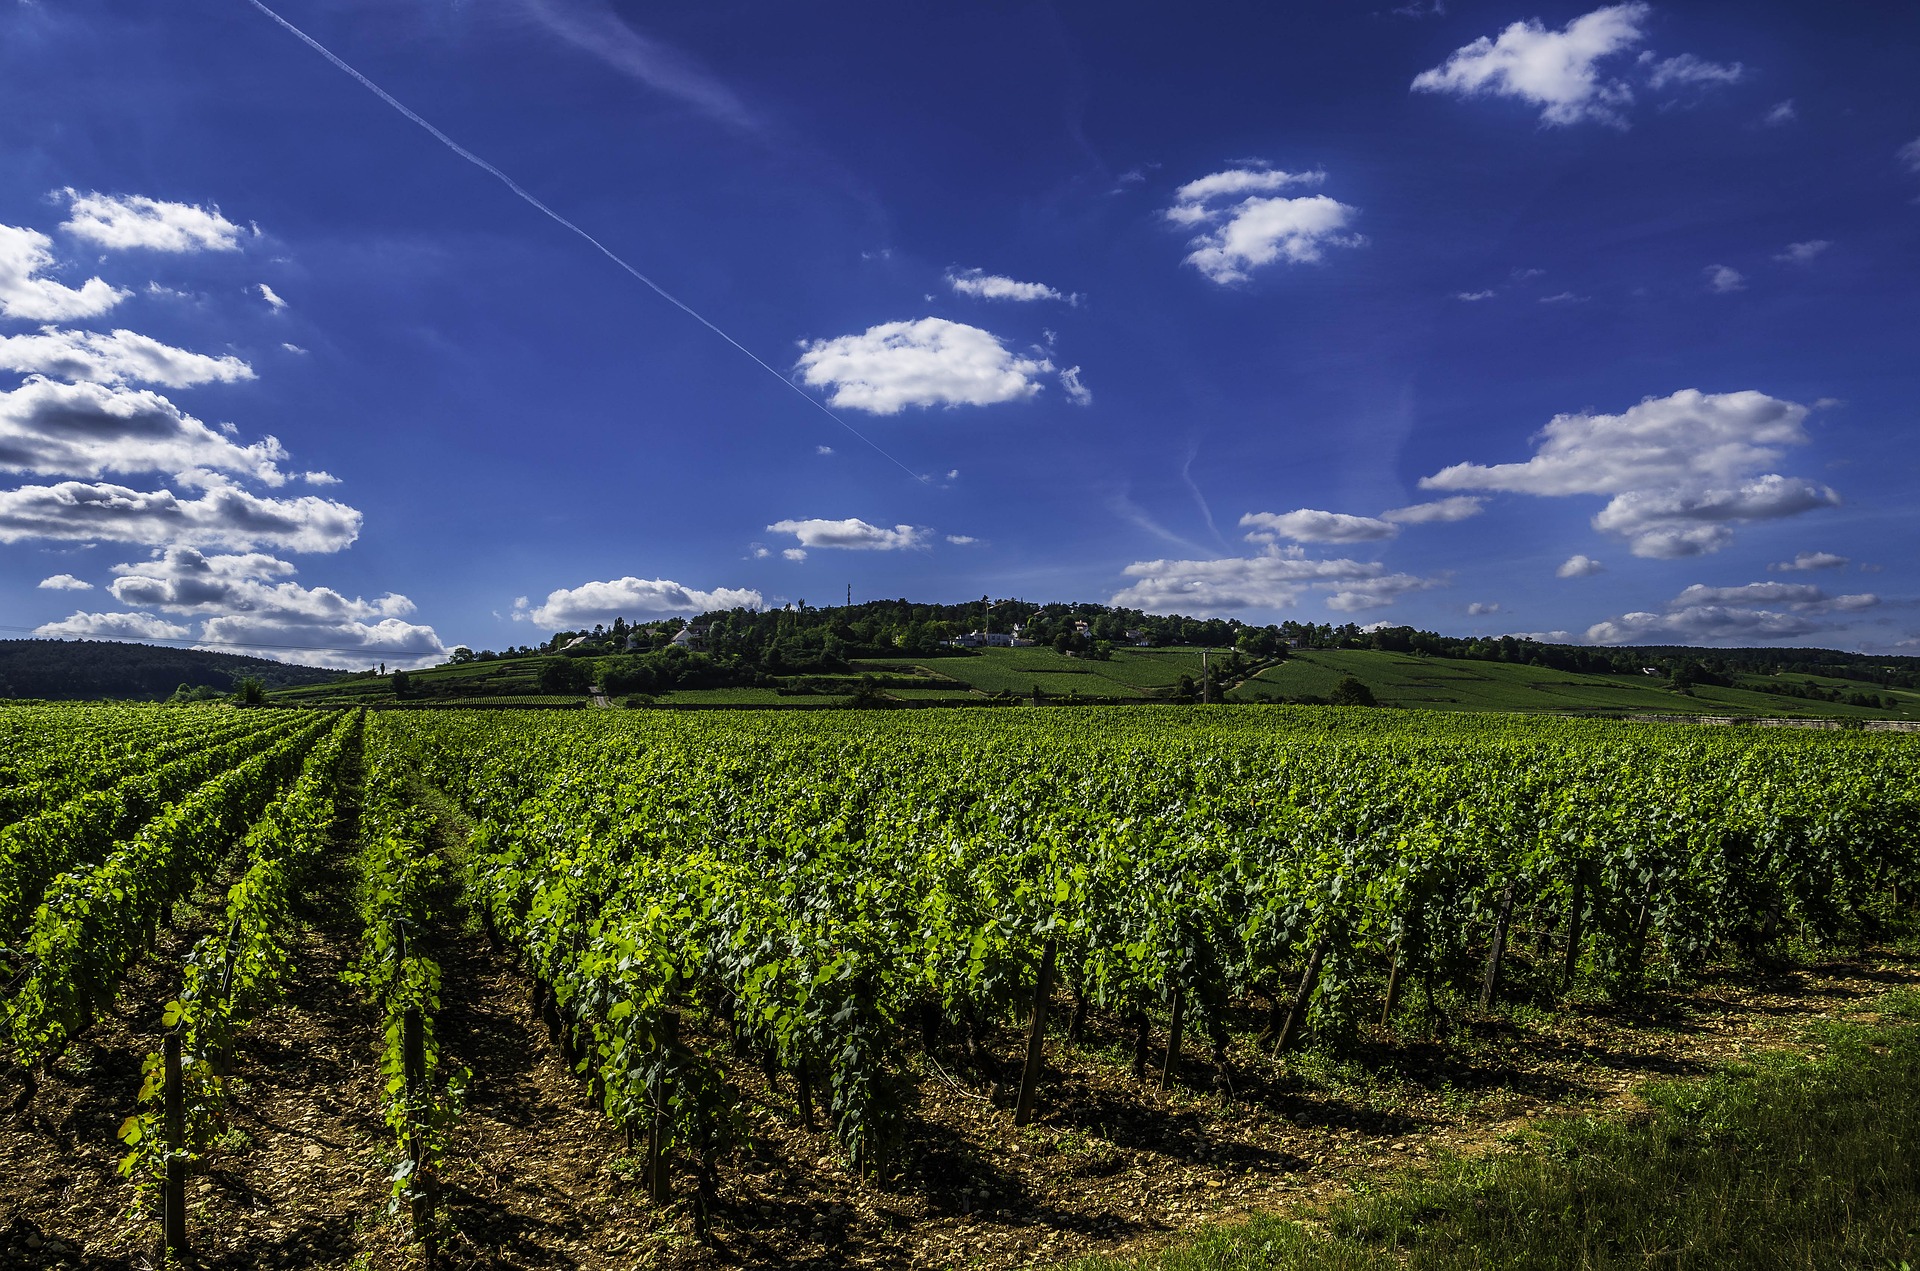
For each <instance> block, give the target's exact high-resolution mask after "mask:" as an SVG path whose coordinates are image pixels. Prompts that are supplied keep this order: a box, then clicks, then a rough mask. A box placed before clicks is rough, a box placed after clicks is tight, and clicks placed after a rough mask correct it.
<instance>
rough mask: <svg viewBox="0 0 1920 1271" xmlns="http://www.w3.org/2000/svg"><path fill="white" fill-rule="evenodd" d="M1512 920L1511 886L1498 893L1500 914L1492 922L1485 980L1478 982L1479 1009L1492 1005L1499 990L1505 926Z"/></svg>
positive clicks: (1504, 954)
mask: <svg viewBox="0 0 1920 1271" xmlns="http://www.w3.org/2000/svg"><path fill="white" fill-rule="evenodd" d="M1512 920H1513V884H1512V883H1508V884H1507V889H1506V890H1505V891H1503V892H1501V893H1500V912H1499V914H1498V915H1497V916H1496V917H1495V918H1494V920H1493V952H1492V953H1489V954H1488V955H1487V974H1486V978H1485V979H1483V980H1482V981H1481V982H1480V1009H1481V1010H1483V1011H1484V1010H1486V1009H1487V1008H1488V1007H1490V1006H1492V1005H1493V997H1494V994H1495V993H1496V992H1498V991H1499V988H1500V964H1501V963H1502V962H1504V961H1506V957H1507V925H1508V923H1510V922H1511V921H1512Z"/></svg>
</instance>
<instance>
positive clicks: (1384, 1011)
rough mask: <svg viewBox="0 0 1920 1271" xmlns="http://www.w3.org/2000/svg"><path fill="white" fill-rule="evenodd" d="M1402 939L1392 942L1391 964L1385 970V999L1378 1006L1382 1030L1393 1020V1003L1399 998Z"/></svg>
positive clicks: (1403, 941)
mask: <svg viewBox="0 0 1920 1271" xmlns="http://www.w3.org/2000/svg"><path fill="white" fill-rule="evenodd" d="M1405 943H1406V941H1405V940H1404V939H1401V940H1395V941H1394V942H1393V965H1392V966H1391V967H1390V968H1388V970H1387V1001H1386V1005H1384V1006H1382V1007H1381V1008H1380V1027H1381V1028H1382V1029H1383V1030H1384V1029H1385V1028H1387V1027H1388V1026H1389V1025H1390V1024H1391V1023H1392V1022H1393V1008H1394V1004H1395V1003H1397V1002H1398V1001H1399V1000H1400V948H1401V946H1402V945H1404V944H1405Z"/></svg>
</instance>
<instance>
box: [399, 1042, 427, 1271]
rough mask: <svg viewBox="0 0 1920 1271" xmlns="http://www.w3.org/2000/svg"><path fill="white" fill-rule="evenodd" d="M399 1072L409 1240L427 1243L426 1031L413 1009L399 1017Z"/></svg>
mask: <svg viewBox="0 0 1920 1271" xmlns="http://www.w3.org/2000/svg"><path fill="white" fill-rule="evenodd" d="M400 1068H401V1075H402V1076H403V1077H404V1079H405V1080H406V1083H407V1084H406V1099H407V1159H408V1160H410V1161H411V1162H413V1172H412V1174H411V1175H410V1177H409V1186H408V1188H407V1196H408V1201H407V1205H408V1216H409V1217H410V1218H411V1219H412V1220H413V1238H414V1239H415V1240H418V1241H421V1242H422V1243H429V1242H431V1240H432V1233H433V1193H432V1183H433V1180H432V1179H431V1178H430V1177H428V1174H427V1136H426V1133H425V1131H424V1130H423V1129H422V1128H421V1125H420V1121H421V1116H420V1103H421V1100H422V1098H423V1097H424V1095H425V1092H426V1086H427V1030H426V1025H425V1023H424V1021H422V1020H421V1018H420V1008H419V1007H417V1006H409V1007H408V1008H407V1010H406V1013H405V1014H404V1015H402V1016H401V1017H400Z"/></svg>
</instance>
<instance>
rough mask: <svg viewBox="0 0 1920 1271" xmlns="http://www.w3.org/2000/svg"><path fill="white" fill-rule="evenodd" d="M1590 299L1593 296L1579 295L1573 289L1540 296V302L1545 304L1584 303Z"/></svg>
mask: <svg viewBox="0 0 1920 1271" xmlns="http://www.w3.org/2000/svg"><path fill="white" fill-rule="evenodd" d="M1590 299H1592V297H1591V296H1577V295H1575V294H1574V293H1573V292H1571V291H1556V292H1554V293H1553V294H1552V295H1551V296H1542V297H1540V301H1539V303H1541V304H1543V305H1583V304H1585V303H1587V301H1588V300H1590Z"/></svg>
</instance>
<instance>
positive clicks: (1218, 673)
mask: <svg viewBox="0 0 1920 1271" xmlns="http://www.w3.org/2000/svg"><path fill="white" fill-rule="evenodd" d="M1686 652H1687V653H1688V655H1689V656H1688V657H1687V658H1684V659H1680V660H1679V661H1678V662H1677V663H1676V667H1675V669H1673V670H1671V671H1662V672H1660V673H1658V674H1651V675H1650V674H1647V670H1648V668H1644V667H1636V668H1635V669H1633V670H1631V671H1619V672H1612V671H1607V672H1579V671H1566V670H1561V669H1558V668H1556V667H1551V666H1544V665H1540V664H1537V663H1523V662H1499V661H1482V660H1474V659H1467V658H1449V657H1439V656H1434V655H1431V654H1425V653H1401V652H1394V651H1391V650H1384V649H1299V650H1287V649H1276V650H1274V651H1272V652H1271V653H1267V654H1248V653H1241V652H1238V651H1231V652H1221V651H1219V650H1217V649H1216V650H1212V651H1203V650H1201V649H1197V648H1182V647H1170V648H1159V649H1153V648H1119V649H1111V650H1103V651H1100V652H1099V653H1098V654H1096V653H1093V652H1089V653H1086V654H1073V653H1060V652H1056V651H1055V650H1053V649H1052V648H1039V647H1034V648H1018V649H1010V648H985V649H974V650H966V651H961V650H939V651H938V652H937V653H931V654H929V653H921V654H901V653H895V654H893V655H892V656H868V657H855V658H849V659H845V660H844V661H842V662H840V663H839V664H837V665H836V666H833V667H825V666H812V667H809V669H807V670H805V671H800V672H797V673H791V674H772V673H769V672H767V671H766V670H764V669H759V668H756V667H753V666H748V665H746V664H744V663H742V662H740V661H738V660H729V659H728V658H726V657H725V656H724V655H719V656H716V655H714V654H710V653H702V652H685V651H683V650H680V649H667V650H661V651H657V652H653V653H648V654H598V655H596V654H593V653H577V654H574V655H571V656H569V655H567V654H531V655H516V656H508V657H498V656H496V657H488V658H484V659H480V658H476V659H474V660H472V661H465V662H461V663H456V664H451V665H447V666H440V667H434V668H431V669H429V670H424V671H413V672H410V673H406V674H404V675H401V676H393V675H387V676H377V675H373V674H370V673H367V672H360V673H357V674H352V675H346V676H342V677H340V678H338V679H335V680H332V681H330V682H328V683H325V684H315V685H307V686H297V687H292V688H288V689H283V690H280V691H277V692H275V693H274V695H273V697H274V700H276V701H279V702H282V703H285V704H287V705H296V704H299V705H323V704H333V705H345V704H356V705H357V704H364V705H371V706H406V707H424V708H433V707H464V706H524V707H574V708H581V707H587V706H590V705H602V706H618V705H622V704H625V705H629V706H646V707H657V708H667V709H702V708H711V707H747V708H759V709H778V708H785V709H807V708H814V709H818V708H823V707H837V706H847V705H853V704H856V703H857V704H859V705H863V706H896V707H915V706H994V705H1004V704H1011V703H1013V702H1020V703H1032V702H1035V701H1036V700H1037V701H1038V702H1040V703H1042V704H1046V703H1056V704H1065V703H1076V702H1084V703H1094V702H1105V703H1117V704H1125V703H1145V702H1181V701H1185V702H1196V701H1199V700H1200V699H1201V698H1202V697H1203V696H1204V697H1207V698H1209V699H1210V700H1212V701H1216V702H1228V703H1257V702H1304V703H1315V702H1325V701H1327V700H1328V698H1329V697H1330V696H1331V695H1332V694H1333V692H1334V689H1335V686H1337V685H1338V684H1339V683H1340V682H1341V681H1342V680H1343V679H1345V678H1347V677H1352V678H1354V679H1357V680H1359V681H1360V682H1361V683H1362V684H1364V685H1366V686H1367V688H1368V689H1369V690H1370V691H1371V693H1372V695H1373V697H1374V699H1375V700H1376V701H1377V702H1378V703H1379V704H1381V705H1382V706H1387V707H1405V708H1410V709H1420V710H1446V711H1511V712H1519V713H1554V714H1630V713H1637V714H1657V715H1732V716H1746V717H1755V716H1769V717H1774V716H1806V717H1814V718H1841V719H1861V720H1866V719H1920V689H1911V688H1904V687H1898V688H1896V687H1886V686H1881V685H1878V684H1871V683H1863V682H1861V681H1858V680H1845V679H1837V678H1833V677H1830V676H1818V675H1811V674H1807V673H1804V672H1798V671H1780V672H1770V673H1765V674H1761V673H1747V672H1736V671H1729V672H1725V673H1721V672H1715V671H1705V672H1704V675H1705V678H1695V673H1696V672H1697V671H1698V670H1699V668H1697V667H1696V663H1697V659H1698V657H1699V656H1700V655H1702V654H1704V653H1706V652H1707V651H1705V650H1698V649H1694V650H1687V651H1686ZM1689 667H1694V668H1695V671H1693V672H1690V671H1689V670H1688V669H1687V668H1689ZM1036 691H1037V694H1038V696H1037V698H1036Z"/></svg>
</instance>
